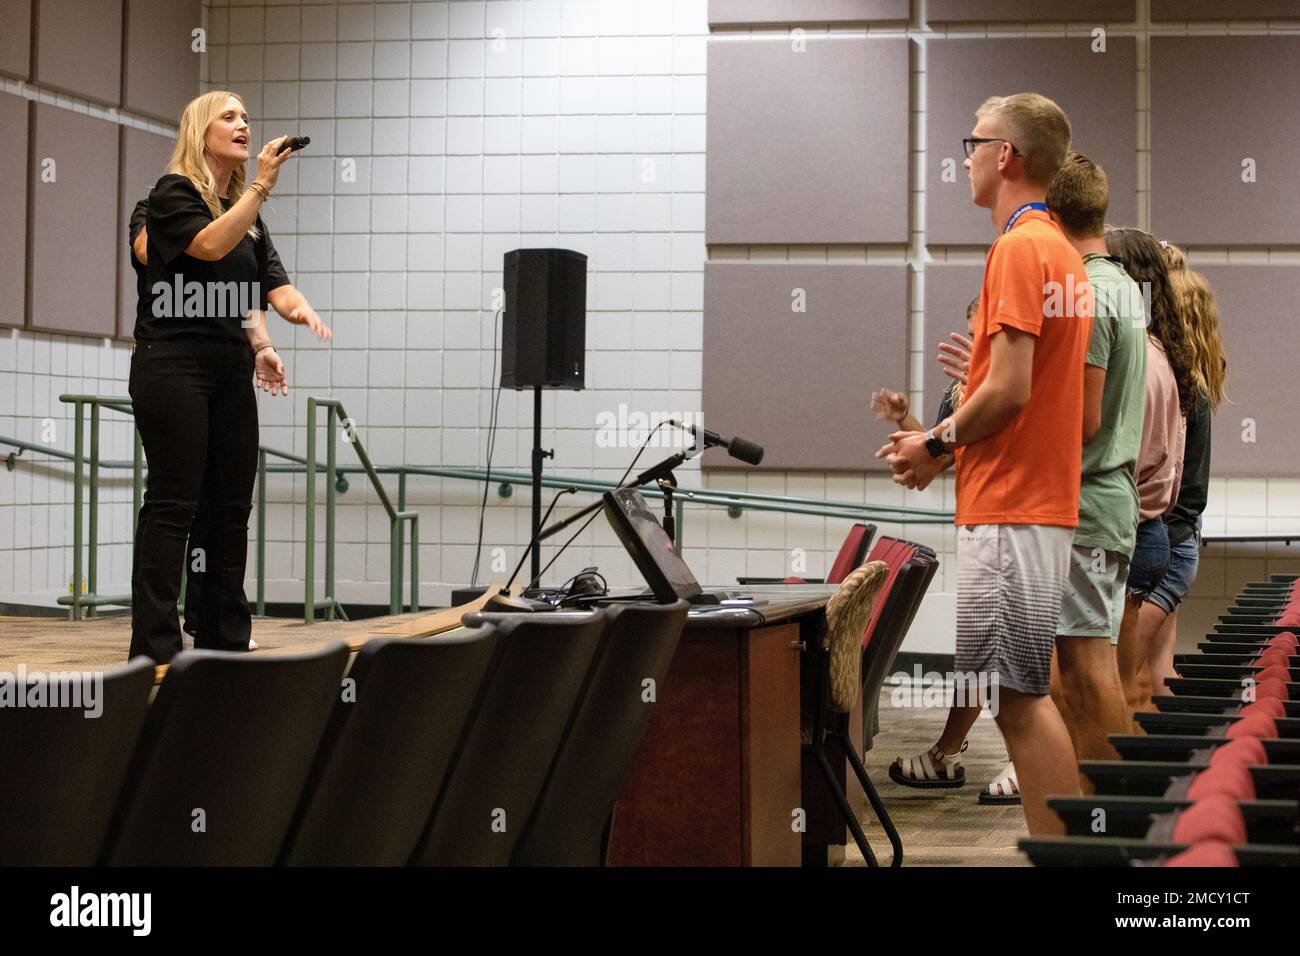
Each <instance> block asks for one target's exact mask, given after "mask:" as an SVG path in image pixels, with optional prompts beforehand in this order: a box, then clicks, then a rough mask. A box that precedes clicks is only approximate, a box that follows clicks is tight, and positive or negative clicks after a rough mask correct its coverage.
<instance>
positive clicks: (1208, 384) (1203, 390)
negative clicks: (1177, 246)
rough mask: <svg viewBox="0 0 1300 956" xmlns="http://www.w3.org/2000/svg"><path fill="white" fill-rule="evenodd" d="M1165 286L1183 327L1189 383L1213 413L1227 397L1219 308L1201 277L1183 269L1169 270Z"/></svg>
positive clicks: (1226, 374) (1226, 360) (1224, 356)
mask: <svg viewBox="0 0 1300 956" xmlns="http://www.w3.org/2000/svg"><path fill="white" fill-rule="evenodd" d="M1170 248H1174V247H1172V246H1171V247H1170ZM1169 285H1170V287H1171V289H1172V291H1173V295H1174V308H1175V309H1176V311H1177V312H1178V317H1179V318H1180V319H1181V320H1182V322H1183V325H1184V326H1186V327H1187V344H1188V347H1189V350H1190V352H1191V373H1192V383H1193V384H1194V385H1195V387H1196V389H1197V391H1198V392H1200V394H1201V395H1202V396H1204V398H1205V400H1206V401H1207V402H1209V403H1210V408H1211V409H1212V410H1215V411H1217V410H1218V408H1219V404H1220V403H1221V402H1222V401H1223V399H1224V397H1225V396H1226V394H1227V393H1226V388H1225V383H1226V380H1227V377H1228V359H1227V356H1226V355H1225V354H1224V351H1223V339H1222V337H1221V336H1220V334H1219V307H1218V305H1217V304H1216V303H1215V301H1214V292H1213V291H1211V289H1210V284H1209V283H1208V282H1207V281H1206V280H1205V276H1203V275H1201V274H1200V273H1199V272H1193V271H1192V270H1191V269H1187V268H1182V269H1174V270H1172V271H1171V272H1170V273H1169Z"/></svg>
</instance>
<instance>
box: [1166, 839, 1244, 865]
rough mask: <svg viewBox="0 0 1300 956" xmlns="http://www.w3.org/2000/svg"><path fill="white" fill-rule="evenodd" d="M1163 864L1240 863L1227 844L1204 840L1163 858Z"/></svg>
mask: <svg viewBox="0 0 1300 956" xmlns="http://www.w3.org/2000/svg"><path fill="white" fill-rule="evenodd" d="M1164 865H1165V866H1202V867H1203V866H1215V867H1226V866H1240V865H1241V864H1239V863H1238V862H1237V854H1235V853H1233V852H1232V847H1230V846H1229V845H1228V844H1226V843H1221V842H1219V841H1217V840H1206V841H1205V842H1204V843H1198V844H1196V845H1195V846H1192V847H1188V848H1187V849H1186V850H1184V851H1183V852H1182V853H1179V854H1178V855H1177V856H1171V857H1170V858H1169V859H1167V860H1165V862H1164Z"/></svg>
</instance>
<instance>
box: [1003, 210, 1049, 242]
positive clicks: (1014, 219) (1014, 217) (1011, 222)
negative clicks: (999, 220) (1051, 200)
mask: <svg viewBox="0 0 1300 956" xmlns="http://www.w3.org/2000/svg"><path fill="white" fill-rule="evenodd" d="M1031 209H1037V210H1038V211H1039V212H1047V203H1045V202H1027V203H1025V204H1024V205H1023V206H1021V207H1020V208H1019V209H1017V210H1016V211H1015V212H1013V213H1012V214H1011V218H1010V219H1008V220H1007V227H1006V228H1005V229H1003V230H1002V232H1003V233H1004V234H1005V233H1008V232H1010V231H1011V230H1012V229H1014V228H1015V226H1016V223H1018V222H1019V221H1020V217H1021V216H1023V215H1024V214H1025V213H1027V212H1029V210H1031Z"/></svg>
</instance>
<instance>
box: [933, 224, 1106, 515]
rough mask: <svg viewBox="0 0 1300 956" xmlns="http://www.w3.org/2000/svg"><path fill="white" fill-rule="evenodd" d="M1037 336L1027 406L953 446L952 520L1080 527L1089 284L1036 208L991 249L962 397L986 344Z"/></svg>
mask: <svg viewBox="0 0 1300 956" xmlns="http://www.w3.org/2000/svg"><path fill="white" fill-rule="evenodd" d="M1004 328H1013V329H1019V330H1021V331H1023V332H1028V333H1029V334H1031V335H1033V336H1034V337H1035V338H1036V339H1037V341H1036V342H1035V343H1034V370H1033V384H1032V386H1031V387H1030V393H1029V404H1028V405H1026V406H1025V407H1024V408H1023V409H1021V410H1020V412H1019V414H1017V415H1016V417H1015V418H1013V419H1012V420H1011V422H1010V423H1009V424H1007V425H1006V426H1005V427H1004V428H1003V429H1002V430H1001V431H1000V432H998V433H997V434H996V435H990V436H989V437H987V438H984V439H982V440H980V441H977V442H974V443H973V444H970V445H963V446H960V447H958V449H957V519H956V520H957V524H959V525H975V524H1042V525H1055V526H1057V527H1064V528H1074V527H1077V526H1078V524H1079V476H1080V471H1081V469H1082V466H1083V460H1082V459H1083V365H1084V358H1085V356H1086V355H1087V354H1088V340H1089V337H1090V336H1091V334H1092V289H1091V287H1090V286H1089V285H1088V273H1087V270H1086V269H1085V268H1084V265H1083V259H1082V258H1081V257H1080V256H1079V253H1078V252H1076V251H1075V249H1074V247H1073V246H1071V245H1070V243H1069V242H1068V241H1067V240H1066V238H1065V235H1064V233H1062V232H1061V230H1060V227H1059V226H1057V225H1056V223H1054V222H1052V220H1051V217H1050V216H1048V215H1047V213H1045V212H1041V211H1039V210H1036V209H1033V210H1029V211H1028V212H1026V213H1024V214H1023V215H1022V216H1021V217H1020V219H1019V221H1018V222H1017V223H1016V224H1015V226H1013V227H1012V229H1011V231H1010V232H1007V233H1005V234H1003V235H1001V236H999V237H998V239H997V241H996V242H994V243H993V248H991V249H990V250H989V255H988V260H987V261H986V263H985V266H984V285H983V287H982V289H981V291H980V307H979V314H978V315H977V316H976V317H975V338H974V345H973V347H972V349H971V358H970V370H969V373H968V381H969V387H968V393H969V394H972V395H973V394H974V393H976V392H977V391H978V390H979V387H980V383H981V382H983V381H984V379H985V378H986V377H987V376H988V373H989V357H990V351H989V340H990V338H991V337H992V336H993V335H994V334H995V333H997V332H999V331H1000V330H1002V329H1004Z"/></svg>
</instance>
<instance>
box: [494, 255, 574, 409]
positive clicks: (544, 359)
mask: <svg viewBox="0 0 1300 956" xmlns="http://www.w3.org/2000/svg"><path fill="white" fill-rule="evenodd" d="M505 294H506V305H505V316H504V319H503V321H502V329H501V386H502V387H503V388H572V389H581V388H583V387H584V385H583V382H584V377H585V371H584V370H585V367H586V346H587V257H586V256H584V255H583V254H582V253H581V252H574V251H573V250H571V249H515V250H513V251H511V252H507V253H506V263H505Z"/></svg>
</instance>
